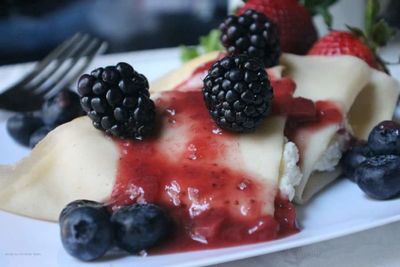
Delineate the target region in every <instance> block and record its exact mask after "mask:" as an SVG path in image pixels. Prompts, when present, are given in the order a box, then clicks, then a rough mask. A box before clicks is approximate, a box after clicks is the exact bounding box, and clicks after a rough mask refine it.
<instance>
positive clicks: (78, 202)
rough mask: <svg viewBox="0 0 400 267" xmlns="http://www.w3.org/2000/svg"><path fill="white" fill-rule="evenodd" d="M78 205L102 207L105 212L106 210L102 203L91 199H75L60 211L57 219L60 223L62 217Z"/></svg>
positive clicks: (62, 219)
mask: <svg viewBox="0 0 400 267" xmlns="http://www.w3.org/2000/svg"><path fill="white" fill-rule="evenodd" d="M80 207H94V208H99V209H103V210H104V211H105V212H107V208H106V206H105V205H104V204H103V203H99V202H96V201H93V200H87V199H78V200H75V201H72V202H70V203H69V204H68V205H67V206H65V208H64V209H63V210H62V211H61V213H60V217H59V219H58V221H59V222H60V224H62V223H63V221H64V218H65V217H66V216H67V215H68V214H69V213H70V212H71V211H72V210H74V209H76V208H80Z"/></svg>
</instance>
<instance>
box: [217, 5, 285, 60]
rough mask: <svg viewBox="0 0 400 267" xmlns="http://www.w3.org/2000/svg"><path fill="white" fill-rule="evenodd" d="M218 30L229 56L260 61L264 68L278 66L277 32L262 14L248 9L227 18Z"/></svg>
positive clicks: (279, 49) (276, 28)
mask: <svg viewBox="0 0 400 267" xmlns="http://www.w3.org/2000/svg"><path fill="white" fill-rule="evenodd" d="M219 28H220V30H221V42H222V44H223V46H224V47H225V48H226V49H227V51H228V53H229V54H231V55H238V54H247V55H249V56H250V57H255V58H259V59H262V61H263V62H264V64H265V67H272V66H275V65H277V64H278V61H279V56H280V54H281V48H280V44H279V30H278V27H277V25H276V24H274V23H273V22H272V21H270V20H269V19H268V18H267V17H266V16H265V15H264V14H262V13H258V12H257V11H254V10H252V9H249V10H247V11H246V12H245V13H243V14H242V15H240V16H233V15H231V16H228V17H227V18H226V19H225V21H224V22H223V23H221V25H220V26H219Z"/></svg>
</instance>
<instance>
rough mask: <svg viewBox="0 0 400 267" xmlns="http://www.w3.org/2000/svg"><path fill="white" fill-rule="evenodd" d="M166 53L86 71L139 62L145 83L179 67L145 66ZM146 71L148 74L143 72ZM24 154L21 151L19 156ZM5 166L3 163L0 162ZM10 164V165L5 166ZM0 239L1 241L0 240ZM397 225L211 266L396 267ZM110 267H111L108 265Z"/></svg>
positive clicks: (129, 56) (14, 70) (18, 71)
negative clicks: (145, 74)
mask: <svg viewBox="0 0 400 267" xmlns="http://www.w3.org/2000/svg"><path fill="white" fill-rule="evenodd" d="M165 52H166V50H153V51H141V52H134V53H124V54H115V55H107V56H104V57H102V58H99V59H98V60H97V62H96V66H90V67H89V69H92V68H94V67H98V66H103V65H107V64H116V63H117V62H120V61H127V62H130V63H131V64H133V65H135V62H138V63H139V62H140V64H139V65H140V68H138V71H140V72H142V73H150V70H151V74H152V75H151V76H148V79H149V80H153V79H155V78H157V77H159V76H161V75H162V74H163V73H165V71H166V70H170V69H173V68H175V67H177V66H179V65H180V62H179V60H178V51H177V50H176V49H170V50H167V52H168V53H169V56H170V55H171V54H173V55H176V60H174V61H170V60H169V61H162V58H161V60H160V62H162V63H160V64H159V66H158V67H157V69H154V66H153V65H151V64H147V65H146V56H147V55H148V53H152V54H154V53H159V54H160V57H162V55H164V54H165ZM382 53H383V55H384V57H385V58H387V59H391V60H392V61H394V60H395V59H396V54H397V58H398V54H400V44H395V45H392V46H390V47H389V48H388V49H386V50H384V51H382ZM31 67H32V64H22V65H18V66H3V67H0V81H2V83H1V84H0V91H2V89H4V88H6V87H7V86H8V85H9V84H12V83H13V82H14V81H15V80H16V79H18V77H20V76H21V75H22V74H23V73H24V72H26V71H27V70H29V69H30V68H31ZM146 70H148V71H146ZM392 74H393V76H395V77H400V66H394V67H393V68H392ZM7 116H8V114H5V113H4V112H3V113H1V112H0V121H1V120H4V119H5V118H6V117H7ZM19 153H21V154H23V153H26V151H24V150H23V149H21V151H20V152H19ZM1 163H6V162H1ZM9 163H11V162H9ZM0 238H1V237H0ZM399 251H400V222H399V223H393V224H390V225H386V226H383V227H379V228H375V229H372V230H368V231H364V232H360V233H357V234H352V235H349V236H345V237H342V238H337V239H333V240H329V241H325V242H321V243H317V244H313V245H309V246H304V247H300V248H295V249H290V250H286V251H281V252H276V253H272V254H267V255H263V256H259V257H254V258H249V259H245V260H240V261H236V262H228V263H224V264H219V265H215V266H219V267H228V266H232V267H236V266H237V267H239V266H246V267H253V266H264V267H275V266H279V267H295V266H296V267H314V266H315V267H317V266H318V267H320V266H324V267H331V266H332V267H333V266H363V267H370V266H379V267H381V266H382V267H386V266H387V267H397V266H400V253H399ZM110 266H113V264H112V262H110Z"/></svg>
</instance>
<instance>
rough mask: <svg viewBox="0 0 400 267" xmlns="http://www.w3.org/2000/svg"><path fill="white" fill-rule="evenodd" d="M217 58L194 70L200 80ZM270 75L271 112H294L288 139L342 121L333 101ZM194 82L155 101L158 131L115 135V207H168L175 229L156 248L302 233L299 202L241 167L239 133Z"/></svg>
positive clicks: (205, 245) (194, 247)
mask: <svg viewBox="0 0 400 267" xmlns="http://www.w3.org/2000/svg"><path fill="white" fill-rule="evenodd" d="M211 64H212V63H208V64H205V65H203V66H202V67H200V68H198V69H197V70H196V71H195V72H194V74H193V75H194V76H197V79H199V77H200V76H199V74H200V73H204V71H205V70H207V69H208V67H209V66H210V65H211ZM189 79H190V78H189ZM271 80H272V84H273V87H274V93H275V96H274V100H273V106H272V115H288V118H289V119H288V122H287V125H286V129H285V132H286V135H287V136H288V137H289V138H295V139H297V137H296V136H297V134H298V132H299V131H300V130H301V129H302V128H304V127H305V128H310V127H312V128H317V127H323V126H324V125H327V124H329V123H337V122H338V121H339V120H340V121H341V120H342V117H341V115H340V114H341V113H340V111H339V110H338V109H337V108H336V107H335V105H333V104H331V103H328V102H317V103H315V104H314V103H313V102H312V101H310V100H307V99H303V98H294V97H293V93H294V90H295V84H294V82H293V81H292V80H290V79H288V78H282V79H275V78H273V77H271ZM194 84H195V83H193V82H190V83H186V86H188V88H185V83H182V84H180V85H179V86H178V87H177V88H176V89H179V91H177V90H174V91H171V92H164V93H163V97H161V98H158V100H156V106H157V109H158V118H159V119H160V122H159V123H158V125H160V131H159V135H158V136H154V137H152V138H149V139H145V140H143V141H129V140H116V142H118V144H119V146H120V149H121V157H120V161H119V166H118V174H117V178H116V183H115V185H114V188H113V192H112V195H111V199H110V203H111V204H112V206H113V208H115V209H117V208H118V207H119V206H121V205H127V204H132V203H146V202H147V203H155V204H158V205H160V206H162V207H164V208H165V209H166V211H167V212H168V213H169V216H171V218H172V221H173V227H172V229H171V234H170V236H169V238H168V240H167V241H165V242H164V243H163V244H161V245H160V246H158V247H157V248H154V249H152V250H151V251H150V252H153V253H154V252H157V253H166V252H182V251H190V250H198V249H209V248H218V247H227V246H234V245H241V244H249V243H256V242H262V241H268V240H273V239H278V238H282V237H285V236H288V235H291V234H294V233H296V232H298V228H297V227H296V222H295V219H296V213H295V208H294V206H293V205H292V204H291V203H290V202H289V201H288V200H287V199H284V198H282V197H281V194H279V192H278V191H279V190H278V188H277V185H276V184H271V185H270V186H268V184H263V185H261V184H260V182H259V180H258V179H255V178H256V177H255V174H252V173H249V172H247V171H246V172H244V171H242V170H243V164H242V163H241V162H242V161H241V159H240V155H239V154H240V153H238V147H237V144H238V143H237V142H235V138H237V136H236V135H235V134H232V133H229V132H226V131H224V130H221V129H219V128H218V127H217V126H216V124H215V123H214V121H213V120H212V119H211V117H210V116H209V114H208V110H207V109H206V107H205V105H204V100H203V96H202V93H201V86H202V85H201V84H202V83H201V82H200V83H199V82H197V85H196V86H193V85H194ZM181 91H186V92H181ZM339 115H340V116H339ZM168 128H169V129H168ZM167 129H168V131H166V130H167ZM163 130H164V131H163ZM163 133H165V134H163ZM227 163H229V164H227ZM232 166H235V167H236V169H233V168H232ZM268 203H274V209H275V212H274V216H271V215H268V213H267V212H266V211H265V209H266V207H267V206H268Z"/></svg>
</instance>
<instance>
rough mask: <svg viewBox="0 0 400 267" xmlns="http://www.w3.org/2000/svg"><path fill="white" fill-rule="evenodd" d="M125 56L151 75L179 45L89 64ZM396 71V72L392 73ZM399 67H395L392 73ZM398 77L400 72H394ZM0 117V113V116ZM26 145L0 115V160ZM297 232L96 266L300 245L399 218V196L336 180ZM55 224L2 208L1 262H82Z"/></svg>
mask: <svg viewBox="0 0 400 267" xmlns="http://www.w3.org/2000/svg"><path fill="white" fill-rule="evenodd" d="M119 61H127V62H129V63H131V64H133V65H134V66H135V68H136V69H138V70H139V71H140V72H142V73H144V74H146V75H147V77H148V78H149V79H154V78H157V77H159V76H160V75H162V74H163V73H165V72H167V71H169V70H171V69H173V68H175V67H177V66H178V65H179V64H180V63H179V60H178V53H177V50H175V49H172V50H157V51H151V52H141V53H130V54H123V55H112V56H105V57H101V58H99V59H97V60H96V61H95V62H94V63H93V64H92V66H91V67H90V68H93V67H96V66H103V65H106V64H116V63H117V62H119ZM27 68H29V65H28V66H26V65H25V66H15V67H8V68H0V80H2V84H9V83H11V82H12V81H13V80H15V79H16V78H18V75H20V74H21V70H25V69H27ZM396 71H397V72H396ZM398 71H399V69H397V70H395V73H396V76H397V75H398V73H399V72H398ZM397 77H400V76H397ZM0 117H1V116H0ZM28 152H29V150H27V149H24V148H22V147H20V146H18V145H16V144H15V143H14V142H13V141H12V140H11V139H10V138H9V136H8V135H7V133H6V131H5V124H4V121H1V118H0V164H4V163H11V162H15V161H16V160H18V159H20V158H21V157H23V156H24V155H25V154H26V153H28ZM297 211H298V222H299V226H300V228H301V232H300V233H298V234H296V235H293V236H290V237H288V238H284V239H281V240H277V241H272V242H266V243H259V244H255V245H248V246H239V247H232V248H226V249H216V250H208V251H199V252H188V253H180V254H170V255H164V256H149V257H135V256H127V257H121V258H116V259H109V258H105V259H103V260H101V261H99V262H97V263H96V266H111V265H114V264H115V265H117V264H118V266H202V265H210V264H216V263H221V262H227V261H231V260H236V259H243V258H247V257H251V256H256V255H262V254H267V253H271V252H275V251H280V250H285V249H289V248H293V247H299V246H304V245H307V244H312V243H316V242H320V241H323V240H328V239H332V238H335V237H339V236H344V235H348V234H351V233H355V232H359V231H362V230H366V229H370V228H373V227H377V226H380V225H385V224H388V223H391V222H395V221H399V220H400V199H396V200H390V201H375V200H371V199H368V198H367V197H366V196H365V195H364V194H363V193H362V192H361V191H360V190H359V189H358V187H357V186H356V185H354V184H352V183H351V182H349V181H344V180H343V181H338V182H336V183H335V184H334V185H332V186H330V187H329V188H328V189H326V190H325V191H323V192H321V193H320V194H319V195H318V196H317V197H315V198H314V200H313V201H312V202H310V203H309V204H307V205H306V206H304V207H298V209H297ZM58 231H59V229H58V225H57V224H54V223H48V222H42V221H37V220H32V219H28V218H24V217H20V216H16V215H12V214H9V213H5V212H0V266H1V267H6V266H41V267H42V266H79V265H85V264H84V263H81V262H79V261H77V260H75V259H73V258H72V257H70V256H69V255H67V254H66V252H64V250H63V248H62V246H61V242H60V238H59V232H58Z"/></svg>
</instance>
